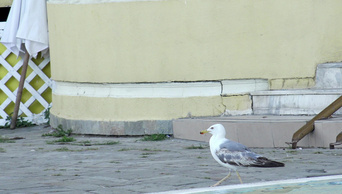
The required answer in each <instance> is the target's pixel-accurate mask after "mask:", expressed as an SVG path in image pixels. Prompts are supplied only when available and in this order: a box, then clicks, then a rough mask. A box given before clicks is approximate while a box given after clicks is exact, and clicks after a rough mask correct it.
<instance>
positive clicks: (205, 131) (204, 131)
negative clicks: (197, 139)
mask: <svg viewBox="0 0 342 194" xmlns="http://www.w3.org/2000/svg"><path fill="white" fill-rule="evenodd" d="M205 133H208V131H207V130H203V131H201V132H200V134H205Z"/></svg>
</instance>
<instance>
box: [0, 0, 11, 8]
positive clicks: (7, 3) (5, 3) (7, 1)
mask: <svg viewBox="0 0 342 194" xmlns="http://www.w3.org/2000/svg"><path fill="white" fill-rule="evenodd" d="M12 2H13V0H1V1H0V7H9V6H11V5H12Z"/></svg>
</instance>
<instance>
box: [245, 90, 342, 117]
mask: <svg viewBox="0 0 342 194" xmlns="http://www.w3.org/2000/svg"><path fill="white" fill-rule="evenodd" d="M341 95H342V89H306V90H274V91H257V92H252V93H251V96H252V100H253V105H252V106H253V114H255V115H315V114H318V113H319V112H321V111H322V110H323V109H324V108H326V107H327V106H328V105H329V104H331V103H332V102H333V101H335V100H336V99H337V98H338V97H340V96H341ZM335 114H342V110H338V111H337V112H336V113H335Z"/></svg>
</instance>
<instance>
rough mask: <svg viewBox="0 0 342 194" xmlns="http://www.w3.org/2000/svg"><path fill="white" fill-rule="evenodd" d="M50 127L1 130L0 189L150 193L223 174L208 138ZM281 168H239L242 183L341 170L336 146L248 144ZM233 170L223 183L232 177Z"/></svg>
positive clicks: (204, 183) (209, 182) (207, 182)
mask: <svg viewBox="0 0 342 194" xmlns="http://www.w3.org/2000/svg"><path fill="white" fill-rule="evenodd" d="M50 130H51V128H46V127H44V126H35V127H29V128H18V129H15V130H9V129H0V136H1V138H0V140H4V139H6V138H14V137H23V138H24V139H16V140H11V141H10V142H7V141H5V142H1V143H0V158H1V159H0V193H11V194H12V193H53V192H56V193H57V192H58V193H148V192H159V191H169V190H179V189H190V188H200V187H208V186H210V185H212V184H214V183H215V182H217V181H218V180H220V179H221V178H223V177H224V176H226V174H227V172H228V171H227V169H225V168H224V167H221V166H220V165H219V164H218V163H216V161H214V159H213V158H212V157H211V155H210V151H209V147H208V144H207V143H205V142H196V141H188V140H180V139H174V138H169V139H167V140H164V141H142V140H141V139H142V137H129V138H128V137H94V136H81V135H80V136H72V137H73V138H75V139H76V141H75V142H73V143H71V144H58V143H53V141H55V140H57V139H59V138H55V137H49V136H48V137H45V136H44V137H43V136H42V134H45V133H48V132H50ZM252 150H253V151H255V152H257V153H259V154H262V155H264V156H266V157H268V158H270V159H274V160H277V161H280V162H284V163H285V165H286V166H285V167H284V168H239V172H240V175H241V177H242V180H243V182H244V183H252V182H262V181H271V180H282V179H293V178H305V177H315V176H327V175H338V174H342V162H341V161H342V149H334V150H329V149H297V150H292V149H288V148H286V149H284V148H279V149H252ZM238 183H239V180H238V178H237V176H236V174H234V173H233V174H232V176H231V178H229V179H228V180H226V181H225V182H224V183H222V185H230V184H238Z"/></svg>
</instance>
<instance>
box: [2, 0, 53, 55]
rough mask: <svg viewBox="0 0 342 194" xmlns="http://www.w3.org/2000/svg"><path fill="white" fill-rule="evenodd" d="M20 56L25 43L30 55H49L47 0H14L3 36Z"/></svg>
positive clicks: (6, 42) (12, 49) (8, 45)
mask: <svg viewBox="0 0 342 194" xmlns="http://www.w3.org/2000/svg"><path fill="white" fill-rule="evenodd" d="M1 42H2V44H4V45H5V46H6V47H7V48H8V49H10V50H11V51H12V52H13V53H14V54H16V55H17V56H19V55H20V54H21V53H23V52H24V49H23V47H22V46H23V45H22V44H24V45H25V47H26V50H27V52H28V53H29V54H30V56H32V57H34V58H36V57H37V54H38V53H39V52H42V54H43V55H44V57H46V56H47V55H48V48H49V36H48V23H47V14H46V1H45V0H14V1H13V4H12V7H11V10H10V13H9V15H8V19H7V23H6V25H5V29H4V32H3V36H2V38H1Z"/></svg>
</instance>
